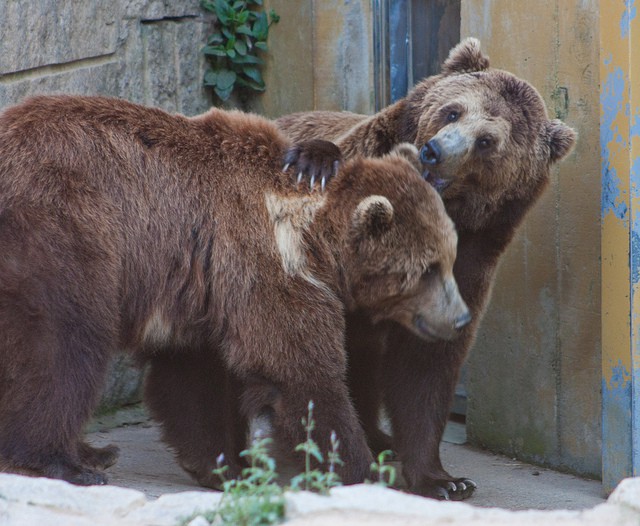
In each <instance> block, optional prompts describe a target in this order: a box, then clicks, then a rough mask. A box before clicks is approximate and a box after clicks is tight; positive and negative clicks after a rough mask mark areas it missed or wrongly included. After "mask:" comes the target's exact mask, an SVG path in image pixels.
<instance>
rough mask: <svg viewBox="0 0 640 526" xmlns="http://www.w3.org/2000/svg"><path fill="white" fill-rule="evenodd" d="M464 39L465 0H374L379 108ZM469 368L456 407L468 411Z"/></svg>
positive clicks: (438, 64) (403, 92)
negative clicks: (462, 2)
mask: <svg viewBox="0 0 640 526" xmlns="http://www.w3.org/2000/svg"><path fill="white" fill-rule="evenodd" d="M459 41H460V0H374V60H375V79H376V90H375V93H376V111H377V110H380V109H381V108H383V107H385V106H388V105H389V104H391V103H393V102H395V101H397V100H398V99H401V98H402V97H404V96H405V95H406V94H407V91H409V89H411V87H412V86H413V85H414V84H416V83H417V82H419V81H420V80H422V79H423V78H425V77H428V76H430V75H435V74H437V73H439V72H440V67H441V65H442V63H443V62H444V60H445V59H446V58H447V55H448V54H449V51H450V50H451V48H453V47H454V46H455V45H456V44H457V43H458V42H459ZM465 378H466V368H464V367H463V368H462V371H461V374H460V382H459V384H458V386H457V388H456V396H455V400H454V405H453V408H452V412H453V413H454V414H458V415H465V414H466V412H467V394H466V390H465V386H464V384H465Z"/></svg>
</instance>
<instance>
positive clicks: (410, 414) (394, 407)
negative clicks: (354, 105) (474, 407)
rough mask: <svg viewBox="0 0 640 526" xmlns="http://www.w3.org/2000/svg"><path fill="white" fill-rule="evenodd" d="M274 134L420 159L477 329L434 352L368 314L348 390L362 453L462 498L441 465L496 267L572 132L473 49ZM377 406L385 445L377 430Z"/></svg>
mask: <svg viewBox="0 0 640 526" xmlns="http://www.w3.org/2000/svg"><path fill="white" fill-rule="evenodd" d="M277 123H278V125H279V127H280V128H281V129H282V130H283V131H284V132H285V133H287V134H288V135H289V137H291V138H292V139H294V140H304V139H309V138H312V137H313V138H320V139H327V140H331V141H334V142H335V143H336V144H337V145H338V146H339V147H340V148H341V150H342V153H343V154H344V155H345V156H346V157H347V158H349V157H351V156H354V155H365V156H371V157H378V156H381V155H384V154H386V153H387V152H389V151H390V150H391V149H392V148H393V147H394V146H395V145H396V144H398V143H400V142H410V143H413V144H414V145H416V146H417V147H418V148H421V151H420V153H421V159H422V161H423V163H424V166H425V168H426V170H425V172H424V176H425V178H426V179H427V180H428V181H429V182H431V183H432V184H433V185H434V186H435V187H436V188H437V189H438V190H439V191H440V192H441V194H442V198H443V200H444V203H445V207H446V210H447V212H448V214H449V215H450V216H451V218H452V219H453V221H454V223H455V225H456V229H457V231H458V236H459V244H458V259H457V260H456V264H455V267H454V274H455V277H456V280H457V281H458V284H459V286H460V292H461V294H462V297H463V298H464V300H465V301H466V302H467V304H468V305H469V308H470V310H471V313H472V316H473V322H472V323H471V324H469V325H468V326H467V327H465V329H464V330H463V331H462V333H461V334H460V337H458V338H457V339H456V340H455V341H451V342H446V343H442V342H441V343H433V342H425V341H424V340H421V339H419V338H416V337H415V336H414V335H413V334H411V332H409V331H406V330H405V329H404V328H403V327H401V326H399V325H395V326H394V327H393V328H392V330H391V333H390V334H380V332H376V331H377V328H376V327H375V326H372V323H373V322H374V321H375V320H373V319H372V318H371V317H370V316H369V315H368V313H366V312H364V311H359V312H355V313H350V314H349V315H348V317H347V350H348V356H349V373H348V374H349V383H350V389H351V394H352V396H353V399H354V404H355V407H356V411H357V412H358V415H359V417H360V419H361V422H362V424H363V427H364V429H365V432H366V434H367V438H368V441H369V444H370V446H371V447H372V448H373V449H374V450H381V449H387V448H389V447H391V448H392V449H394V450H395V451H396V452H397V454H398V456H399V459H400V460H401V461H402V463H403V472H404V475H405V478H406V480H407V482H408V484H409V487H410V489H411V491H413V492H415V493H418V494H421V495H426V496H431V497H437V498H445V499H447V498H452V499H461V498H466V497H468V496H469V495H471V494H472V493H473V491H474V488H475V487H476V485H475V483H473V482H472V481H470V480H468V479H467V478H466V477H462V478H456V477H452V476H451V475H450V474H449V473H447V471H445V469H444V468H443V466H442V463H441V461H440V453H439V444H440V441H441V439H442V434H443V432H444V427H445V424H446V421H447V418H448V415H449V410H450V405H451V402H452V399H453V394H454V389H455V384H456V382H457V379H458V374H459V371H460V367H461V366H462V363H463V362H464V359H465V357H466V355H467V352H468V351H469V349H470V348H471V346H472V345H473V341H474V338H475V336H476V333H477V330H478V326H479V323H480V320H481V319H482V315H483V313H484V311H485V309H486V306H487V303H488V301H489V298H490V295H491V287H492V284H493V281H494V277H495V270H496V267H497V265H498V261H499V258H500V256H501V254H502V253H503V252H504V251H505V249H506V248H507V246H508V244H509V242H510V241H511V239H512V238H513V235H514V233H515V231H516V229H517V227H518V226H519V225H520V223H521V222H522V220H523V218H524V216H525V214H526V213H527V211H528V210H529V209H530V208H531V206H532V205H533V204H534V203H535V202H536V200H537V199H538V198H539V197H540V195H541V194H542V192H543V190H544V188H545V187H546V185H547V183H548V181H549V170H550V167H551V165H552V164H554V163H556V162H558V161H560V160H561V159H562V158H564V157H565V156H567V155H568V154H569V153H570V151H571V149H572V147H573V144H574V142H575V137H576V134H575V132H574V131H573V130H572V129H571V128H569V127H567V126H566V125H564V124H563V123H562V122H560V121H559V120H555V119H553V120H550V119H549V118H548V116H547V111H546V108H545V105H544V103H543V101H542V99H541V97H540V95H539V94H538V92H537V91H536V90H535V89H534V88H533V87H532V86H531V85H530V84H528V83H527V82H525V81H524V80H522V79H519V78H517V77H515V76H514V75H512V74H510V73H507V72H505V71H501V70H497V69H491V68H490V67H489V59H488V58H487V57H486V56H485V55H483V54H482V52H481V51H480V43H479V42H478V41H477V40H476V39H474V38H469V39H466V40H464V41H462V42H461V43H460V44H458V45H457V46H456V47H455V48H454V49H453V50H452V51H451V52H450V54H449V57H448V58H447V60H446V61H445V62H444V64H443V66H442V71H441V73H440V74H439V75H436V76H433V77H429V78H426V79H425V80H423V81H422V82H420V83H419V84H417V85H416V86H415V87H414V88H413V89H412V90H411V91H410V93H409V94H408V95H407V96H406V98H404V99H402V100H400V101H398V102H396V103H395V104H393V105H391V106H389V107H387V108H385V109H383V110H382V111H380V112H379V113H377V114H375V115H373V116H365V115H357V114H353V113H347V112H322V111H320V112H309V113H297V114H293V115H289V116H285V117H282V118H280V119H278V121H277ZM380 330H382V331H386V328H384V329H380ZM383 371H384V374H382V372H383ZM382 403H384V404H385V406H386V408H387V411H388V413H389V417H390V420H391V425H392V429H393V439H390V438H389V437H387V436H386V435H384V434H383V433H382V432H381V431H380V430H379V428H378V415H379V409H380V405H381V404H382Z"/></svg>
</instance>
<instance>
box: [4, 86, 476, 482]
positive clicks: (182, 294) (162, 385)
mask: <svg viewBox="0 0 640 526" xmlns="http://www.w3.org/2000/svg"><path fill="white" fill-rule="evenodd" d="M288 147H289V143H288V141H287V139H286V138H285V137H284V136H283V135H282V134H281V133H280V132H279V131H278V130H277V128H276V127H275V125H274V124H273V123H270V122H268V121H266V120H264V119H261V118H259V117H257V116H251V115H246V114H242V113H239V112H224V111H221V110H217V109H212V110H211V111H209V112H208V113H206V114H204V115H202V116H199V117H195V118H186V117H182V116H177V115H169V114H167V113H165V112H163V111H160V110H157V109H150V108H145V107H142V106H138V105H135V104H131V103H128V102H125V101H121V100H115V99H107V98H100V97H96V98H91V97H65V96H58V97H36V98H32V99H30V100H28V101H26V102H24V103H22V104H20V105H18V106H15V107H12V108H9V109H7V110H5V111H4V112H3V113H2V114H1V115H0V469H2V470H5V471H12V472H19V473H26V474H31V475H42V476H47V477H52V478H59V479H64V480H67V481H69V482H73V483H76V484H101V483H105V482H106V477H105V475H104V473H102V472H101V471H100V469H102V468H104V467H105V466H108V465H109V464H111V463H113V462H115V457H116V455H117V448H115V447H113V446H110V447H107V448H103V449H94V448H92V447H91V446H90V445H89V444H87V443H86V442H84V440H83V438H82V429H83V426H84V424H85V423H86V421H87V419H88V418H89V416H90V414H91V411H92V409H93V408H94V406H95V403H96V397H97V395H98V393H99V391H100V387H101V386H102V384H103V381H104V376H105V370H106V367H107V363H108V361H109V358H110V356H111V354H112V353H113V352H114V351H115V350H117V349H125V350H128V351H129V352H131V353H134V354H135V355H136V356H137V357H139V358H140V360H141V361H142V362H148V363H149V364H150V371H149V378H148V384H147V388H146V397H147V400H146V401H147V402H148V403H149V405H150V406H151V409H152V411H153V413H154V415H155V416H156V417H157V418H158V419H159V420H160V421H161V422H162V425H163V432H164V437H165V439H166V440H167V441H168V442H169V444H170V445H171V446H172V447H173V448H174V449H175V452H176V454H177V457H178V460H179V461H180V463H181V464H182V465H183V466H184V467H185V469H187V470H188V471H189V472H191V473H192V474H193V475H194V476H195V477H196V478H197V479H198V480H200V481H201V482H202V483H204V484H213V476H212V474H211V468H212V467H213V466H214V465H215V458H216V457H217V456H218V455H219V454H220V453H224V454H225V458H226V459H227V462H228V463H229V465H230V467H231V472H232V473H231V474H232V475H233V474H234V470H235V472H237V470H238V469H239V466H240V460H239V458H238V455H237V453H238V452H239V451H240V450H241V449H242V448H243V447H244V445H245V443H244V440H245V435H246V422H247V419H249V418H251V417H252V416H253V412H255V411H258V410H262V409H263V407H264V406H267V407H269V408H270V409H271V410H272V411H273V415H274V422H275V434H276V437H277V438H278V441H279V442H280V443H282V444H285V445H286V447H287V448H288V450H289V451H293V448H294V446H295V445H296V444H297V443H300V442H302V441H303V440H304V430H303V428H302V426H301V424H300V421H301V418H302V417H303V416H304V415H305V414H306V411H307V403H308V402H309V400H313V401H314V402H315V407H316V411H315V420H316V425H317V428H316V433H315V437H316V439H317V441H318V442H319V444H320V447H321V448H323V449H325V450H326V449H328V447H329V436H330V431H331V430H335V432H336V433H337V435H338V437H339V439H340V441H341V449H340V454H341V456H342V459H343V460H344V461H345V466H344V469H343V471H342V475H343V477H344V480H345V481H346V482H359V481H362V480H363V479H364V477H365V476H366V474H367V472H368V468H369V464H370V461H371V453H370V451H369V449H368V447H367V444H366V441H365V436H364V432H363V430H362V428H361V426H360V424H359V422H358V418H357V416H356V414H355V411H354V409H353V406H352V403H351V401H350V399H349V393H348V389H347V385H346V379H345V377H346V353H345V349H344V330H345V329H344V324H345V322H344V313H345V311H348V310H354V309H364V310H366V311H367V312H369V313H370V314H371V316H373V317H374V318H378V317H379V318H382V319H393V320H396V321H397V322H398V323H400V324H402V325H403V326H405V327H407V329H408V330H410V331H412V332H414V333H415V334H416V335H419V336H420V337H439V338H452V337H454V336H455V335H456V333H457V329H456V327H460V326H461V325H463V324H464V322H465V321H466V320H468V318H469V314H468V309H467V307H466V305H465V304H464V302H463V301H462V300H461V298H460V295H459V293H458V290H457V286H456V284H455V281H454V279H453V263H454V259H455V253H456V241H457V237H456V234H455V230H454V227H453V223H452V222H451V220H450V219H449V218H448V216H447V215H446V213H445V210H444V206H443V204H442V201H441V199H440V197H439V196H438V195H437V193H436V192H435V191H434V190H433V188H432V187H431V186H430V185H428V184H426V183H425V182H424V180H423V179H422V178H421V177H420V175H419V173H418V171H417V170H416V168H415V163H416V162H417V155H418V152H417V150H416V149H415V148H414V147H413V146H410V145H409V146H408V147H401V148H399V150H398V153H392V154H390V155H389V156H388V157H386V158H383V159H355V160H353V161H350V162H348V163H346V164H345V165H344V167H343V168H342V170H341V175H340V177H338V178H337V179H336V180H334V181H332V182H331V183H330V184H329V185H328V188H327V190H326V192H311V193H309V192H308V191H307V190H304V191H303V190H301V189H300V188H297V187H296V186H295V185H294V184H293V179H292V177H291V176H290V175H288V173H285V172H283V170H282V164H283V159H284V158H285V156H288V153H287V148H288ZM411 155H413V163H414V164H412V162H410V161H409V160H408V159H407V156H409V157H410V156H411ZM303 157H304V155H301V159H302V158H303ZM320 158H322V155H320ZM312 162H314V163H316V164H318V161H313V159H312ZM320 164H321V163H320ZM296 171H297V170H296ZM165 379H166V380H167V381H166V382H164V380H165Z"/></svg>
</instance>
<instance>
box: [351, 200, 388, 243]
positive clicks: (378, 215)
mask: <svg viewBox="0 0 640 526" xmlns="http://www.w3.org/2000/svg"><path fill="white" fill-rule="evenodd" d="M392 223H393V205H392V204H391V202H390V201H389V200H388V199H387V198H386V197H384V196H382V195H370V196H368V197H365V198H364V199H363V200H362V201H360V202H359V203H358V206H357V207H356V209H355V211H354V212H353V227H354V229H355V230H356V231H357V232H358V233H359V234H360V235H364V236H366V237H377V236H379V235H381V234H384V233H385V232H386V231H387V230H389V228H390V227H391V224H392Z"/></svg>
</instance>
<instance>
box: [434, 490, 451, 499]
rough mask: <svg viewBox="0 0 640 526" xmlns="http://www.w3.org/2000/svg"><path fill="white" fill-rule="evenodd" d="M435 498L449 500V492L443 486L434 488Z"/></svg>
mask: <svg viewBox="0 0 640 526" xmlns="http://www.w3.org/2000/svg"><path fill="white" fill-rule="evenodd" d="M436 498H437V499H440V500H451V499H450V497H449V492H448V491H447V490H446V489H444V488H440V487H438V488H436Z"/></svg>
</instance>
